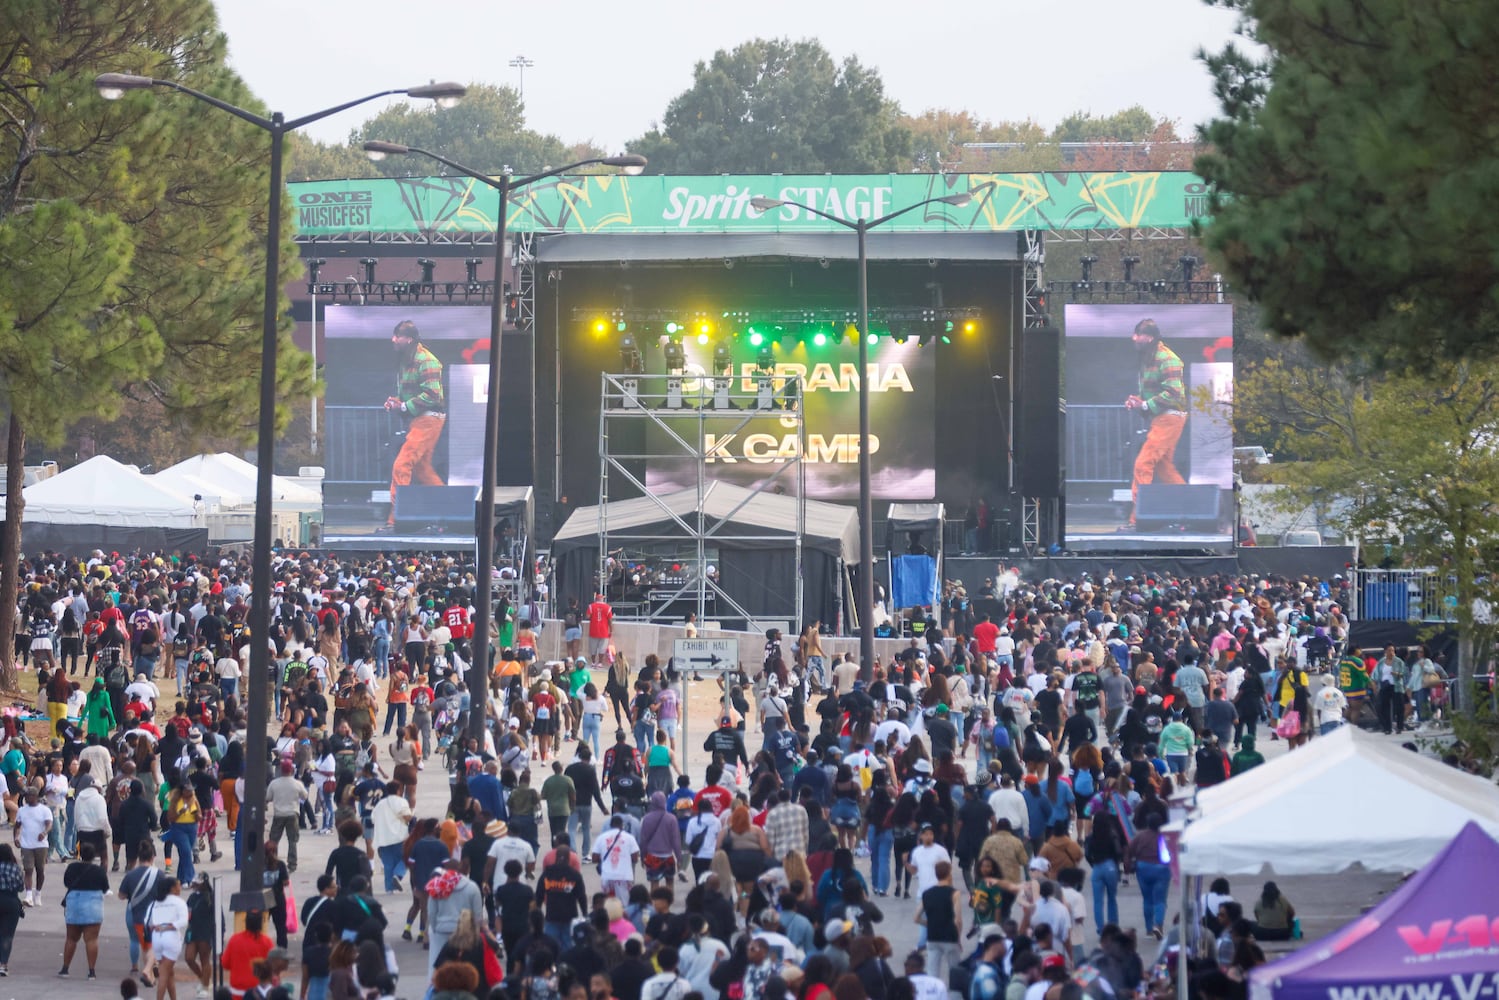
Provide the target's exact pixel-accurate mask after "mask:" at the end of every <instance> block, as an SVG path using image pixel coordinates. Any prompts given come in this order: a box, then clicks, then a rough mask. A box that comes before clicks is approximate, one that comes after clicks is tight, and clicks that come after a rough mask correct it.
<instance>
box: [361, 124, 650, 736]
mask: <svg viewBox="0 0 1499 1000" xmlns="http://www.w3.org/2000/svg"><path fill="white" fill-rule="evenodd" d="M364 151H365V153H366V154H367V155H368V156H369V157H370V158H371V159H375V160H380V159H384V158H385V157H387V156H407V155H415V156H425V157H427V158H428V159H431V160H436V161H437V162H438V163H441V164H442V165H443V166H445V167H448V168H449V169H451V170H456V171H457V172H458V173H460V174H463V175H464V176H465V177H472V178H473V179H474V180H476V181H478V182H479V183H481V184H485V185H488V186H489V187H492V188H494V189H495V190H496V191H498V192H499V193H500V205H499V211H498V212H497V213H496V216H495V224H494V288H493V292H492V294H491V295H490V297H489V298H490V303H489V396H488V398H487V399H486V400H485V401H484V464H483V469H484V471H483V481H482V482H481V483H480V484H479V523H478V526H477V530H476V531H475V534H476V535H477V536H478V539H477V542H478V547H479V559H478V562H479V567H478V581H477V585H476V591H477V592H476V593H475V595H474V622H473V624H474V642H473V650H472V652H473V657H472V659H473V666H474V669H472V670H471V671H470V673H469V704H470V706H471V707H470V708H469V713H468V719H469V735H471V736H475V737H477V738H479V739H480V740H483V738H484V726H485V723H486V721H487V719H488V717H489V671H490V655H491V652H492V651H491V649H490V639H489V636H490V632H491V631H493V629H492V628H491V622H490V619H491V618H492V617H493V615H494V581H493V577H494V492H495V480H497V479H498V478H499V470H498V468H497V466H498V465H499V450H500V337H501V334H502V328H503V320H504V315H505V302H504V290H503V289H504V284H503V283H504V270H503V268H504V261H505V215H506V212H507V209H508V204H509V200H510V192H511V191H514V190H516V189H517V188H523V187H526V186H527V185H530V184H535V183H536V182H537V181H542V180H546V179H547V178H548V177H556V176H557V175H558V174H564V173H567V172H568V171H572V170H577V169H578V168H579V167H587V166H591V165H593V164H595V163H601V164H603V165H604V166H606V167H620V168H622V169H624V170H625V171H626V172H627V173H639V172H640V171H641V170H643V169H645V162H646V161H645V157H643V156H636V155H634V154H627V155H623V156H601V157H595V158H593V159H591V160H580V161H579V162H577V163H570V164H568V165H567V166H565V167H557V168H556V169H554V170H546V171H543V172H541V173H539V174H532V175H531V176H530V177H522V178H520V179H518V180H517V179H515V178H513V177H511V176H510V175H509V174H508V173H506V174H501V175H500V176H499V177H490V176H488V175H487V174H484V173H482V172H480V171H478V170H474V169H473V168H471V167H466V166H464V165H463V164H461V163H455V162H454V161H452V160H450V159H448V158H447V157H445V156H442V155H440V154H438V153H434V152H432V151H431V150H426V149H422V148H420V147H418V146H403V145H401V144H400V143H396V142H380V141H378V140H371V141H369V142H366V143H365V144H364ZM532 465H533V468H534V465H535V456H534V455H533V456H532ZM517 576H518V578H519V579H520V580H521V581H522V585H523V586H524V585H525V581H526V580H528V579H530V574H529V573H526V572H522V573H519V574H517ZM476 681H477V682H480V683H476Z"/></svg>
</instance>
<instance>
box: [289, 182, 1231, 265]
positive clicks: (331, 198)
mask: <svg viewBox="0 0 1499 1000" xmlns="http://www.w3.org/2000/svg"><path fill="white" fill-rule="evenodd" d="M288 190H289V191H290V193H291V197H292V201H293V203H294V204H295V205H296V209H297V238H298V239H299V240H300V241H303V242H308V241H319V240H322V241H328V242H349V241H351V240H358V239H361V238H363V239H369V240H378V238H380V237H393V236H400V235H406V236H412V237H416V236H421V237H425V238H428V239H431V240H436V239H438V238H445V239H447V240H448V241H449V242H454V241H455V239H454V238H455V237H463V235H464V234H473V235H474V236H488V235H491V234H492V233H493V232H494V229H495V215H496V210H497V208H498V205H499V194H498V192H496V191H495V190H494V189H493V188H490V187H488V186H486V185H484V184H482V183H480V182H478V181H475V180H473V179H471V178H464V177H400V178H363V179H350V180H327V181H304V182H300V183H294V184H290V185H288ZM959 192H972V193H973V200H972V202H971V203H970V204H968V205H966V206H964V207H961V208H959V207H957V206H954V205H947V204H934V205H928V206H926V207H924V208H922V209H918V210H916V211H913V212H911V213H909V214H908V215H904V216H902V217H901V218H899V219H896V220H894V221H893V222H891V223H889V224H888V225H885V226H881V227H880V229H879V232H880V233H884V234H895V233H904V234H912V233H921V234H935V235H940V236H946V237H951V236H953V235H955V234H968V236H969V237H970V238H971V237H972V236H974V235H976V234H995V233H1009V232H1018V231H1021V230H1043V231H1063V230H1073V231H1081V230H1120V229H1156V228H1160V229H1180V228H1183V227H1186V226H1189V225H1191V224H1192V222H1193V221H1194V220H1196V219H1198V218H1202V217H1203V216H1204V215H1205V213H1206V208H1207V188H1206V185H1205V184H1204V182H1203V180H1202V179H1201V178H1200V177H1198V176H1197V175H1196V174H1193V173H1190V172H1187V171H1164V172H1131V171H1111V172H1098V173H1084V172H1078V173H1071V172H1068V173H1060V172H1059V173H1022V174H817V175H806V176H795V175H782V174H771V175H762V176H755V175H743V174H740V175H732V174H725V175H722V176H717V175H715V176H663V175H655V176H639V177H621V176H615V175H588V176H572V177H559V178H556V179H555V180H549V181H545V182H542V183H538V184H536V185H533V186H531V187H528V188H525V189H522V190H521V191H518V192H515V193H514V194H512V196H511V200H510V207H509V213H508V217H507V219H506V222H505V224H506V227H507V229H508V230H509V231H510V232H537V233H567V234H575V235H584V234H586V235H590V236H599V235H609V236H615V235H644V234H664V233H675V234H684V235H685V234H699V235H702V234H714V235H741V236H742V235H759V236H762V237H765V236H772V235H780V236H782V237H786V236H796V237H798V238H805V237H808V236H815V235H819V234H822V235H825V234H830V233H838V234H840V235H843V236H844V237H845V239H846V233H847V231H846V229H845V228H844V227H842V226H839V225H837V224H836V223H833V222H829V221H827V220H825V219H822V218H819V217H817V216H814V215H812V214H811V213H809V212H805V211H802V210H801V208H800V206H802V205H811V206H813V207H815V208H818V209H821V210H822V211H825V212H828V213H831V214H832V215H835V216H837V217H839V218H841V219H845V220H847V221H849V222H853V221H854V220H856V219H858V218H860V217H863V218H877V217H879V216H882V215H885V214H887V213H889V212H893V211H898V210H899V209H901V208H904V207H906V206H908V205H915V204H918V203H920V202H922V201H925V200H927V199H929V198H942V197H946V196H948V195H953V194H957V193H959ZM761 196H763V197H769V198H776V199H779V200H782V201H785V202H787V203H788V204H787V205H786V206H784V207H782V208H778V209H773V210H771V211H769V212H765V213H763V214H761V213H757V212H755V211H754V210H753V209H752V208H751V207H750V205H749V201H750V199H751V198H753V197H761ZM809 245H810V244H809ZM871 249H873V241H871ZM804 252H805V253H807V254H809V255H813V256H815V255H817V254H816V252H815V251H814V250H810V249H808V250H806V251H804ZM905 252H906V251H905V250H904V249H903V250H902V253H905ZM938 256H943V255H940V254H939V255H938Z"/></svg>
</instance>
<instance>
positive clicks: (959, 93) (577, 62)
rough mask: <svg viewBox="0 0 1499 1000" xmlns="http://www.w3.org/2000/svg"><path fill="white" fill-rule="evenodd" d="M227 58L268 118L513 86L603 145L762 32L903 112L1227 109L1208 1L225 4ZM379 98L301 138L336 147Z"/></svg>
mask: <svg viewBox="0 0 1499 1000" xmlns="http://www.w3.org/2000/svg"><path fill="white" fill-rule="evenodd" d="M218 8H219V17H220V20H221V22H222V25H223V29H224V31H225V32H226V33H227V35H228V36H229V60H230V62H231V64H232V65H233V66H234V68H235V69H236V70H237V71H238V72H239V73H240V75H241V76H243V77H244V79H245V80H246V81H247V82H248V83H249V85H250V87H251V88H252V89H253V90H254V91H255V93H256V94H257V95H258V96H259V97H260V98H261V99H262V100H264V101H265V102H266V103H267V104H269V105H270V107H271V108H272V109H273V110H278V111H283V112H285V113H286V114H287V116H288V117H295V116H297V115H299V114H305V113H308V112H310V111H314V110H317V109H319V108H323V107H327V106H329V105H332V104H337V103H339V102H340V101H344V100H348V99H350V98H353V97H357V96H360V95H362V94H366V93H372V92H374V91H378V90H384V89H388V88H391V87H400V86H410V85H413V84H417V83H424V82H427V81H429V80H448V79H451V80H457V81H459V82H461V83H472V82H487V83H508V84H511V85H515V84H517V83H519V76H518V74H517V71H516V70H515V69H512V68H511V67H510V66H509V65H508V63H509V62H510V61H511V60H512V59H514V58H515V57H516V56H519V55H524V56H525V57H526V58H528V59H530V60H532V61H533V62H534V64H535V65H533V66H532V67H531V68H529V69H527V70H526V71H525V100H526V111H527V115H526V117H527V121H528V123H529V124H530V126H531V127H532V128H534V129H537V130H538V131H541V132H550V133H554V134H556V135H557V136H559V137H560V138H562V139H563V140H564V141H567V142H574V141H579V140H585V139H591V140H593V141H594V142H596V143H598V144H599V145H601V146H603V147H605V148H606V149H608V150H610V151H618V150H620V149H622V148H623V147H624V143H625V142H626V141H627V140H629V139H631V138H634V137H635V136H638V135H640V134H641V133H642V132H644V131H645V130H646V129H647V128H649V127H650V125H651V123H652V122H655V121H657V120H658V119H659V118H660V117H661V115H662V113H663V112H664V111H665V109H666V105H667V103H668V102H669V101H670V100H671V98H672V97H674V96H676V95H677V94H679V93H680V92H682V91H683V90H685V89H687V87H688V86H689V85H690V84H691V82H692V69H693V66H694V65H695V64H696V63H697V62H698V61H700V60H704V61H705V60H707V59H709V58H711V57H712V55H713V53H714V51H716V50H718V49H731V48H733V47H734V46H736V45H738V44H740V43H741V42H744V41H746V40H748V39H751V38H754V37H757V36H765V37H768V36H788V37H791V38H808V37H811V38H817V39H819V40H820V41H821V42H822V43H823V45H824V46H825V47H826V48H827V49H828V50H829V51H830V52H832V54H833V56H834V58H835V59H837V60H839V61H841V60H842V59H843V58H845V57H846V56H849V55H857V56H858V57H859V59H860V60H861V61H862V62H863V63H864V64H865V65H868V66H873V67H876V68H878V69H879V71H880V74H881V75H882V76H883V78H884V81H885V89H886V93H887V94H888V96H890V97H892V98H894V99H895V100H897V101H899V102H900V105H901V107H902V108H903V109H905V110H906V111H907V112H911V113H918V112H920V111H922V110H924V109H927V108H936V107H940V108H949V109H954V110H956V109H967V110H969V111H971V112H974V113H975V114H977V115H978V116H979V117H981V118H985V119H989V120H991V121H1000V120H1022V119H1026V118H1031V119H1035V120H1036V121H1038V122H1039V123H1041V124H1042V125H1043V126H1046V127H1048V128H1049V127H1051V126H1053V125H1055V124H1056V123H1057V121H1058V120H1059V119H1061V118H1062V117H1064V116H1066V115H1067V114H1069V113H1071V112H1073V111H1079V110H1082V111H1091V112H1095V113H1098V114H1109V113H1112V112H1114V111H1118V110H1120V109H1121V108H1125V107H1129V106H1130V105H1133V104H1140V105H1143V106H1144V107H1145V108H1146V109H1148V110H1149V111H1151V112H1152V113H1154V114H1158V115H1164V116H1166V117H1169V118H1174V119H1176V120H1177V121H1178V123H1179V127H1180V129H1181V130H1182V131H1183V133H1184V134H1189V133H1190V131H1191V128H1192V126H1194V125H1196V124H1198V123H1199V122H1202V121H1204V120H1206V119H1207V118H1209V117H1211V116H1212V114H1213V113H1214V111H1215V110H1216V108H1215V105H1214V102H1213V96H1212V92H1211V90H1210V87H1209V79H1208V75H1207V73H1206V71H1205V70H1204V69H1203V67H1202V65H1201V63H1199V62H1198V61H1197V59H1196V56H1195V54H1196V52H1197V50H1198V49H1199V48H1202V47H1206V48H1208V49H1209V50H1214V51H1215V50H1217V49H1219V48H1221V47H1222V46H1223V44H1224V43H1225V42H1226V41H1228V40H1229V39H1230V38H1231V37H1232V31H1233V26H1234V16H1233V15H1232V14H1231V13H1229V12H1225V11H1223V10H1220V9H1216V8H1211V7H1208V6H1207V5H1206V4H1205V3H1203V2H1202V0H1027V2H1018V0H983V2H978V3H970V4H957V3H952V2H943V0H936V2H932V0H928V2H925V3H921V2H915V3H913V2H910V0H906V2H899V3H897V2H893V0H749V2H727V3H725V2H722V0H718V2H715V0H695V2H687V0H644V2H641V3H636V4H622V3H618V2H613V3H605V2H603V0H570V2H566V3H530V4H516V3H504V4H500V3H497V2H494V0H477V2H473V3H466V4H458V3H441V4H436V3H429V4H422V3H415V2H412V0H359V2H358V3H354V2H348V0H341V2H334V0H296V2H293V0H218ZM380 106H381V105H380V103H378V102H377V103H374V104H370V105H367V106H365V107H364V108H362V109H358V110H354V111H348V112H345V113H343V114H341V115H336V116H334V117H333V118H331V119H328V120H326V121H324V122H320V123H318V124H317V125H315V126H313V127H312V128H310V129H309V130H308V132H309V134H311V135H313V136H314V137H316V138H319V139H324V140H336V141H343V140H344V139H346V138H347V136H348V132H349V130H350V129H351V128H353V127H354V126H355V125H357V124H359V123H360V122H361V121H363V120H364V119H365V118H366V117H367V116H368V115H370V114H373V113H374V112H375V111H377V110H378V109H379V107H380Z"/></svg>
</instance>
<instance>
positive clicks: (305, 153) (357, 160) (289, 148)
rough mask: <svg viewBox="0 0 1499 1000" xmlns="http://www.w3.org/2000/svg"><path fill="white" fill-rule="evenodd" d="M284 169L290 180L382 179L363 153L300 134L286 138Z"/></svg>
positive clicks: (349, 147) (352, 148)
mask: <svg viewBox="0 0 1499 1000" xmlns="http://www.w3.org/2000/svg"><path fill="white" fill-rule="evenodd" d="M282 170H283V173H284V175H285V177H286V179H287V180H288V181H325V180H335V179H341V178H345V177H379V176H380V171H378V170H376V169H375V164H374V163H373V162H372V161H371V160H370V158H369V157H368V156H365V155H364V153H363V152H362V151H361V150H359V149H356V148H355V147H353V146H340V145H338V144H336V143H331V142H318V141H316V140H315V139H308V138H307V137H305V136H300V135H289V136H287V137H286V162H285V164H284V165H283V167H282Z"/></svg>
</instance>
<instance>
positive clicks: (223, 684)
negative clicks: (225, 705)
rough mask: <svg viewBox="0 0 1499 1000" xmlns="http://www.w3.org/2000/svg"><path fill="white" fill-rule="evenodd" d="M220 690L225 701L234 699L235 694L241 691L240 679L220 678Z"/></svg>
mask: <svg viewBox="0 0 1499 1000" xmlns="http://www.w3.org/2000/svg"><path fill="white" fill-rule="evenodd" d="M219 690H220V691H222V692H224V699H225V700H226V701H227V700H228V699H230V698H233V697H234V692H236V691H238V690H239V678H237V677H220V678H219Z"/></svg>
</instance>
